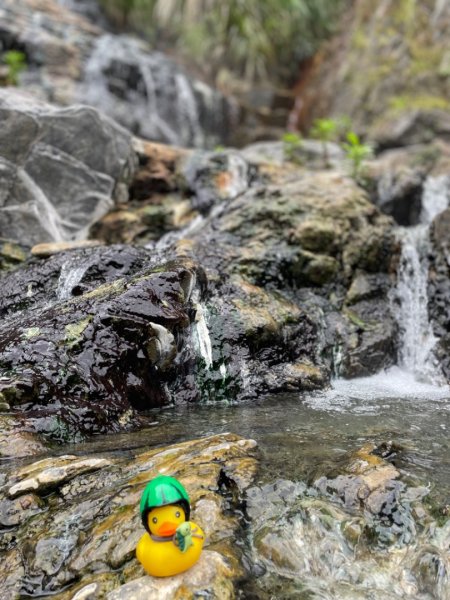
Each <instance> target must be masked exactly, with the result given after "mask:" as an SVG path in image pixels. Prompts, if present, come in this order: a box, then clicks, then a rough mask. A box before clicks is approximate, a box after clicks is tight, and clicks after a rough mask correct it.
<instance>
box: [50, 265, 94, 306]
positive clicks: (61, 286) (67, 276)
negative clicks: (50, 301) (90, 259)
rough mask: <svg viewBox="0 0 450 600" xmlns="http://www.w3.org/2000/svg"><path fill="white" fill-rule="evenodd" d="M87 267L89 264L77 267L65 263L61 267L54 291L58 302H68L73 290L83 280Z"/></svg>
mask: <svg viewBox="0 0 450 600" xmlns="http://www.w3.org/2000/svg"><path fill="white" fill-rule="evenodd" d="M89 266H90V264H89V263H86V264H80V265H77V266H73V265H71V264H69V263H65V264H64V265H63V266H62V267H61V272H60V274H59V280H58V288H57V290H56V297H57V298H58V300H68V299H69V298H71V296H72V290H73V288H74V287H75V286H76V285H78V284H79V283H80V281H81V280H82V279H83V275H84V274H85V273H86V271H87V270H88V269H89Z"/></svg>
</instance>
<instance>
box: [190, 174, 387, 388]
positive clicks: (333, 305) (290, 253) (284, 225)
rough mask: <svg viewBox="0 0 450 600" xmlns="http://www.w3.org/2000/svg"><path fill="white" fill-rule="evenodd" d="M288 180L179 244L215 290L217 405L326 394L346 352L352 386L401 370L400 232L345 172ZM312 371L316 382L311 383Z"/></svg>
mask: <svg viewBox="0 0 450 600" xmlns="http://www.w3.org/2000/svg"><path fill="white" fill-rule="evenodd" d="M284 177H285V179H284V181H283V180H278V181H277V183H276V184H275V183H274V184H265V185H263V184H262V183H261V182H259V183H258V182H257V183H256V184H255V185H254V186H253V187H252V188H250V189H249V190H248V191H247V192H245V193H244V194H243V195H241V196H239V197H238V198H236V199H235V200H232V201H231V202H229V203H228V205H227V209H226V210H224V211H223V212H222V213H220V214H218V215H215V216H212V217H211V218H210V219H209V220H208V222H207V223H205V226H204V227H203V228H202V229H199V230H198V231H195V232H194V233H193V234H192V241H190V243H189V244H187V243H185V242H181V243H179V244H178V251H179V253H180V254H181V255H184V254H186V255H188V256H195V258H196V259H197V260H199V262H200V263H201V264H202V265H204V266H205V268H206V271H207V275H208V278H209V282H210V285H209V300H208V301H207V304H206V307H207V318H206V320H207V323H208V327H209V329H210V332H211V333H210V337H211V344H212V362H213V365H214V371H215V373H214V374H213V373H209V374H208V373H207V374H206V377H205V379H207V380H208V379H209V384H208V382H205V387H206V388H207V389H208V385H209V389H210V390H211V391H210V393H211V395H212V394H214V395H216V394H223V390H224V389H225V390H226V389H227V388H228V390H229V391H230V390H233V394H236V392H237V391H238V393H239V395H243V396H244V397H245V396H246V395H248V394H251V393H264V391H280V390H282V389H289V390H292V389H313V388H314V387H318V386H321V385H326V382H327V381H328V379H329V376H330V371H331V368H332V362H333V360H334V359H333V354H334V353H335V348H336V346H337V345H340V346H341V347H342V352H343V354H345V357H343V359H342V362H343V363H345V362H347V364H348V366H347V367H346V370H345V371H343V373H344V374H348V376H352V377H353V376H358V374H359V375H365V374H369V373H374V372H376V371H377V370H378V369H380V368H383V367H386V366H389V365H391V364H392V363H393V361H394V359H395V335H396V328H395V324H394V320H393V317H392V314H391V307H390V303H389V300H388V297H387V293H388V290H389V288H390V281H389V277H388V272H389V271H390V269H391V268H392V266H391V260H392V255H393V254H395V252H396V242H395V239H394V235H393V223H392V221H391V220H390V219H389V218H388V217H386V216H384V215H381V214H380V212H379V211H378V210H377V209H376V208H375V207H374V206H373V205H372V204H371V203H370V202H369V201H368V199H367V197H366V196H365V194H364V192H362V191H361V189H360V188H358V187H357V186H355V184H354V183H353V182H351V181H350V180H348V179H346V178H344V177H342V175H339V174H337V173H336V172H330V173H327V172H320V173H312V172H310V171H298V173H297V175H296V177H295V178H291V176H289V175H286V174H285V176H284ZM213 239H214V244H212V240H213ZM358 275H360V276H361V277H365V276H367V277H369V278H372V279H373V282H372V286H373V288H374V289H373V293H372V294H369V295H368V296H367V295H366V298H365V299H364V300H362V297H363V296H364V295H363V296H361V294H360V295H359V301H358V303H357V305H356V304H355V307H354V311H353V313H354V315H355V316H354V318H353V319H352V318H351V317H350V318H348V308H347V307H346V306H345V305H344V298H345V295H346V290H347V289H348V288H349V287H350V286H351V283H352V281H353V280H354V279H355V278H356V277H357V276H358ZM377 282H378V283H377ZM377 285H380V289H379V291H376V290H375V287H376V286H377ZM331 290H336V291H335V292H332V291H331ZM352 293H354V294H355V295H354V297H353V298H352V300H353V301H354V302H356V298H358V294H357V293H356V291H355V289H354V290H353V292H352ZM313 296H314V299H313ZM350 297H352V295H350ZM305 298H309V299H308V300H304V299H305ZM319 298H320V299H319ZM319 306H320V308H318V307H319ZM352 308H353V307H352ZM353 313H352V314H353ZM325 323H326V325H325ZM353 334H354V335H353ZM347 338H349V340H350V342H349V343H347ZM264 361H266V362H264ZM238 363H239V366H238ZM263 364H264V367H263V368H261V367H262V365H263ZM267 364H269V366H270V368H269V369H268V368H267ZM300 364H301V365H305V366H306V367H307V368H305V367H301V368H300V369H298V368H297V367H296V366H295V365H300ZM308 368H311V369H312V371H311V373H313V371H314V370H315V373H314V375H312V377H306V378H305V375H306V372H307V370H308ZM219 369H222V374H220V373H217V371H218V370H219ZM214 377H215V379H214Z"/></svg>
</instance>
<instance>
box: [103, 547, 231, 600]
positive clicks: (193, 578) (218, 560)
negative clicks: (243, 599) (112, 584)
mask: <svg viewBox="0 0 450 600" xmlns="http://www.w3.org/2000/svg"><path fill="white" fill-rule="evenodd" d="M231 575H232V572H231V570H230V568H229V567H228V565H227V563H226V561H225V559H224V558H223V557H222V556H221V555H220V554H218V553H217V552H212V551H208V550H204V551H203V552H202V554H201V556H200V559H199V561H198V562H197V563H196V564H195V565H194V566H193V567H192V568H191V569H189V571H186V572H185V573H181V574H180V575H175V576H174V577H167V578H156V577H142V578H141V579H137V580H135V581H132V582H130V583H126V584H125V585H123V586H122V587H120V588H119V589H118V590H115V591H113V592H110V593H109V594H108V596H107V600H141V599H142V598H148V600H173V599H174V598H179V599H180V600H181V599H182V598H183V599H186V600H194V598H196V597H199V594H200V593H201V595H202V596H205V597H212V598H220V599H221V600H228V599H230V600H231V599H232V598H234V597H235V595H234V589H233V584H232V582H231V580H230V576H231Z"/></svg>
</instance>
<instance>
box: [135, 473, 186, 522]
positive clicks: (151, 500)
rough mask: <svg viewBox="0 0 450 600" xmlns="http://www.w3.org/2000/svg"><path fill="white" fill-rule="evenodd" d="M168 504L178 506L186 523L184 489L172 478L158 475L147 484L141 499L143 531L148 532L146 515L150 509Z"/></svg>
mask: <svg viewBox="0 0 450 600" xmlns="http://www.w3.org/2000/svg"><path fill="white" fill-rule="evenodd" d="M168 504H179V505H180V506H181V507H182V508H183V509H184V512H185V513H186V521H189V516H190V506H189V496H188V494H187V492H186V490H185V489H184V487H183V486H182V485H181V483H180V482H179V481H178V480H177V479H175V478H174V477H168V476H167V475H158V477H155V479H152V480H151V481H150V482H149V483H147V485H146V486H145V489H144V491H143V493H142V497H141V504H140V512H141V519H142V523H143V525H144V527H145V529H147V530H148V523H147V515H148V513H149V512H150V511H151V509H152V508H157V507H158V506H167V505H168Z"/></svg>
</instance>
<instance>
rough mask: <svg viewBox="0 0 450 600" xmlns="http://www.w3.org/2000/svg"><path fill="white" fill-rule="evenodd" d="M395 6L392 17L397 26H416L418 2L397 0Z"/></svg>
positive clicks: (414, 0)
mask: <svg viewBox="0 0 450 600" xmlns="http://www.w3.org/2000/svg"><path fill="white" fill-rule="evenodd" d="M394 6H395V8H394V11H393V14H392V17H393V19H394V21H395V23H396V24H397V25H407V26H412V25H414V22H415V17H416V9H417V0H395V2H394Z"/></svg>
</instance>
